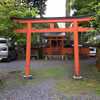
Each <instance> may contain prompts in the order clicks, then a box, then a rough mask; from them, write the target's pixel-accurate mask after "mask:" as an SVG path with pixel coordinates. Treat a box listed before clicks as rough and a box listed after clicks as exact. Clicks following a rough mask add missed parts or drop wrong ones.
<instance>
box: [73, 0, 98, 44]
mask: <svg viewBox="0 0 100 100" xmlns="http://www.w3.org/2000/svg"><path fill="white" fill-rule="evenodd" d="M72 8H73V9H75V10H76V11H75V13H74V15H73V16H88V15H91V16H93V17H94V18H95V19H96V20H95V21H91V22H90V25H92V26H93V27H95V28H96V31H95V32H93V31H92V32H88V33H87V35H88V36H87V35H86V34H84V36H83V38H86V36H87V37H89V38H88V39H87V40H89V41H90V42H93V43H94V41H93V38H94V37H95V36H96V34H100V2H99V0H75V2H74V4H73V5H72ZM95 43H96V41H95Z"/></svg>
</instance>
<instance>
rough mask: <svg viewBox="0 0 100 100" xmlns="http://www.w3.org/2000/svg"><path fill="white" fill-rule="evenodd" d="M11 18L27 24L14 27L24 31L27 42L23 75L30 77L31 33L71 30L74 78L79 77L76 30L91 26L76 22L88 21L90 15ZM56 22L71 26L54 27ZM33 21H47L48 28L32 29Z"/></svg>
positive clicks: (18, 30) (88, 29)
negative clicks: (72, 35)
mask: <svg viewBox="0 0 100 100" xmlns="http://www.w3.org/2000/svg"><path fill="white" fill-rule="evenodd" d="M12 19H13V20H14V21H16V22H18V23H23V24H27V27H26V28H24V29H16V32H17V33H26V34H27V43H26V65H25V77H26V78H30V77H31V75H30V53H31V49H30V48H31V33H34V32H35V33H36V32H38V33H44V32H73V33H74V60H75V61H74V63H75V65H74V78H76V79H80V78H82V77H81V76H80V62H79V47H78V32H87V31H90V30H93V28H82V27H79V26H78V24H79V23H80V22H88V21H91V20H93V18H91V17H58V18H16V17H12ZM58 22H61V23H62V22H63V23H66V22H70V23H72V24H73V25H72V27H67V28H55V26H54V24H55V23H58ZM34 23H48V24H49V25H50V27H49V28H46V29H33V28H32V24H34Z"/></svg>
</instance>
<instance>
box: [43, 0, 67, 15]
mask: <svg viewBox="0 0 100 100" xmlns="http://www.w3.org/2000/svg"><path fill="white" fill-rule="evenodd" d="M46 5H47V6H46V11H45V15H44V16H45V17H65V16H66V0H48V1H47V2H46Z"/></svg>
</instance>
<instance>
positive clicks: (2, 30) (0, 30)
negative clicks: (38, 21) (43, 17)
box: [0, 0, 37, 39]
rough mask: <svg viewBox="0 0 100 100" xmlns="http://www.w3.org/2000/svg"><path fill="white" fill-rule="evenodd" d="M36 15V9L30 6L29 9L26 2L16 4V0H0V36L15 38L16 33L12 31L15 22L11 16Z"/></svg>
mask: <svg viewBox="0 0 100 100" xmlns="http://www.w3.org/2000/svg"><path fill="white" fill-rule="evenodd" d="M36 15H37V9H36V8H32V9H31V10H30V9H29V8H28V5H27V4H26V3H24V4H20V3H19V4H18V2H17V1H16V0H0V36H6V37H12V38H13V37H14V38H16V34H15V32H14V28H15V27H16V23H14V22H13V21H12V20H11V17H12V16H15V17H27V16H28V17H29V16H30V17H33V16H36ZM21 38H22V37H21ZM16 39H20V38H16Z"/></svg>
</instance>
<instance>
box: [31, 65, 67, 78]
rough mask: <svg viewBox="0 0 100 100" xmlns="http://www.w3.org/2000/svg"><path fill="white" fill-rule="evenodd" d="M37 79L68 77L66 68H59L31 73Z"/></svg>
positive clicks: (43, 69)
mask: <svg viewBox="0 0 100 100" xmlns="http://www.w3.org/2000/svg"><path fill="white" fill-rule="evenodd" d="M31 73H32V74H33V75H35V77H36V78H41V79H43V78H61V77H64V76H65V75H66V69H65V68H64V67H58V68H55V67H54V68H53V67H51V68H41V69H39V70H34V71H32V72H31Z"/></svg>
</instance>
